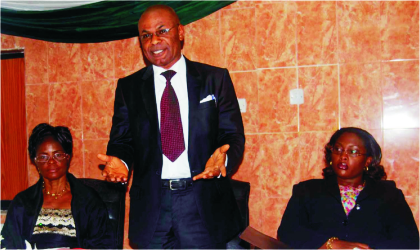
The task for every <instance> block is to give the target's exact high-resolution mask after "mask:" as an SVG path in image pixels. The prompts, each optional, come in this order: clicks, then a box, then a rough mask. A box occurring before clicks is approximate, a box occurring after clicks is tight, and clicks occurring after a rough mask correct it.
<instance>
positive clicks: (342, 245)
mask: <svg viewBox="0 0 420 250" xmlns="http://www.w3.org/2000/svg"><path fill="white" fill-rule="evenodd" d="M327 242H328V241H326V242H325V243H324V245H322V246H321V247H320V248H319V249H327ZM331 247H332V249H354V250H356V249H371V248H370V247H369V246H368V245H366V244H363V243H359V242H350V241H345V240H334V241H333V242H332V243H331Z"/></svg>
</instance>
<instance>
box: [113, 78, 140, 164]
mask: <svg viewBox="0 0 420 250" xmlns="http://www.w3.org/2000/svg"><path fill="white" fill-rule="evenodd" d="M133 152H134V150H133V138H132V134H131V129H130V122H129V117H128V108H127V104H126V102H125V99H124V94H123V82H122V80H121V79H120V80H119V81H118V85H117V89H116V90H115V101H114V116H113V117H112V127H111V132H110V136H109V142H108V147H107V155H111V156H115V157H118V158H119V159H121V160H123V161H124V162H125V163H126V164H127V166H128V167H129V168H130V167H131V165H132V163H133Z"/></svg>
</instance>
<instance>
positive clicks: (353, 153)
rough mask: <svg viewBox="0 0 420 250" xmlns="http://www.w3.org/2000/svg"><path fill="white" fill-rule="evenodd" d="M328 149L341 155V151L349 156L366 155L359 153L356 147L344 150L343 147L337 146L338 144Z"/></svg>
mask: <svg viewBox="0 0 420 250" xmlns="http://www.w3.org/2000/svg"><path fill="white" fill-rule="evenodd" d="M330 150H331V152H332V153H333V154H335V155H341V154H342V153H346V154H347V155H348V156H350V157H358V156H361V155H367V154H364V153H361V152H360V151H359V150H358V149H347V150H344V148H342V147H338V146H334V147H330Z"/></svg>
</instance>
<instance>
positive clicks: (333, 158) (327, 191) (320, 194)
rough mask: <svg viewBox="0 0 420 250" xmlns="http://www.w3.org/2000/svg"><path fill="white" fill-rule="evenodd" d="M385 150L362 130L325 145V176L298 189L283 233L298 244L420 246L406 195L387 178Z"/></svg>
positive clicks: (350, 130)
mask: <svg viewBox="0 0 420 250" xmlns="http://www.w3.org/2000/svg"><path fill="white" fill-rule="evenodd" d="M381 157H382V153H381V148H380V146H379V145H378V143H377V142H376V141H375V139H374V138H373V136H372V135H371V134H369V133H368V132H366V131H364V130H362V129H359V128H342V129H340V130H338V131H336V132H335V133H334V135H333V136H332V137H331V139H330V141H329V143H328V144H327V145H326V147H325V159H326V163H327V167H326V168H324V169H323V174H324V179H314V180H308V181H304V182H301V183H299V184H297V185H295V186H294V187H293V194H292V197H291V198H290V200H289V203H288V205H287V208H286V211H285V212H284V215H283V219H282V221H281V224H280V227H279V229H278V231H277V236H278V238H279V240H281V241H283V242H284V243H286V244H287V245H289V246H290V247H292V248H312V249H314V248H321V249H325V248H327V249H372V248H393V249H401V248H415V249H418V248H419V231H418V229H417V225H416V223H415V221H414V218H413V214H412V212H411V210H410V207H409V206H408V204H407V202H406V201H405V198H404V195H403V193H402V192H401V190H399V189H398V188H397V187H396V185H395V182H394V181H385V180H384V179H385V178H386V174H385V171H384V168H383V166H381V165H380V162H381Z"/></svg>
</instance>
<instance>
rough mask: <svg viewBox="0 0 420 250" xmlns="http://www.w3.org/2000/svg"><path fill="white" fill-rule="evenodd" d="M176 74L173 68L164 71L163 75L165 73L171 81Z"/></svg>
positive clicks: (167, 79)
mask: <svg viewBox="0 0 420 250" xmlns="http://www.w3.org/2000/svg"><path fill="white" fill-rule="evenodd" d="M175 74H176V72H175V71H173V70H167V71H165V72H163V73H162V74H161V75H163V76H164V77H165V78H166V81H168V82H170V81H171V79H172V77H173V76H174V75H175Z"/></svg>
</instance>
